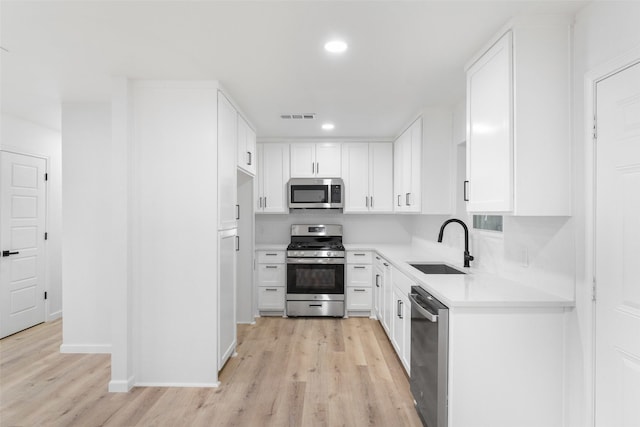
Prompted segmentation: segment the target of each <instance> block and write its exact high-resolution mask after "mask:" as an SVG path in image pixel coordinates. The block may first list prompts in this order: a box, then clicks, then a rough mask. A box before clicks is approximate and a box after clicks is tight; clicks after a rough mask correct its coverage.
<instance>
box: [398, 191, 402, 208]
mask: <svg viewBox="0 0 640 427" xmlns="http://www.w3.org/2000/svg"><path fill="white" fill-rule="evenodd" d="M398 206H401V205H400V195H399V194H398Z"/></svg>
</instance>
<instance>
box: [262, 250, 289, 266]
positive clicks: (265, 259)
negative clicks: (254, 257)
mask: <svg viewBox="0 0 640 427" xmlns="http://www.w3.org/2000/svg"><path fill="white" fill-rule="evenodd" d="M284 262H285V251H258V263H259V264H266V263H274V264H284Z"/></svg>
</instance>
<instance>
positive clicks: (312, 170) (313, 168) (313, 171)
mask: <svg viewBox="0 0 640 427" xmlns="http://www.w3.org/2000/svg"><path fill="white" fill-rule="evenodd" d="M311 173H312V174H314V175H315V173H316V164H315V162H311Z"/></svg>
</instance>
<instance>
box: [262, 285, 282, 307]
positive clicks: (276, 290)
mask: <svg viewBox="0 0 640 427" xmlns="http://www.w3.org/2000/svg"><path fill="white" fill-rule="evenodd" d="M284 291H285V289H284V288H283V287H276V286H274V287H269V286H260V287H259V288H258V310H261V311H281V310H282V311H284Z"/></svg>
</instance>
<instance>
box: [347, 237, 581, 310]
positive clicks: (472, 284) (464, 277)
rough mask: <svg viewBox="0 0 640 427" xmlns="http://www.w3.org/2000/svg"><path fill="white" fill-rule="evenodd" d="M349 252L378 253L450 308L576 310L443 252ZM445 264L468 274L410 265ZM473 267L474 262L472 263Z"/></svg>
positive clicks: (406, 248) (397, 248)
mask: <svg viewBox="0 0 640 427" xmlns="http://www.w3.org/2000/svg"><path fill="white" fill-rule="evenodd" d="M345 248H346V249H347V250H348V251H351V250H356V251H357V250H370V251H375V252H377V253H378V254H379V255H380V256H382V257H383V258H384V259H385V260H387V261H388V262H389V263H391V265H393V266H394V267H395V268H397V269H398V270H400V271H401V272H402V273H404V274H405V275H407V276H408V277H409V278H410V279H412V280H413V281H415V282H416V284H418V285H420V286H421V287H422V288H423V289H425V290H426V291H427V292H429V293H431V294H432V295H433V296H434V297H435V298H436V299H438V300H440V301H441V302H442V303H443V304H445V305H447V306H448V307H454V308H455V307H573V306H574V305H575V302H574V301H573V300H570V299H566V298H562V297H559V296H556V295H553V294H550V293H547V292H544V291H542V290H539V289H536V288H533V287H530V286H526V285H524V284H521V283H518V282H516V281H513V280H508V279H505V278H503V277H500V276H498V275H495V274H488V273H485V272H481V271H478V270H477V269H475V268H473V267H471V268H464V267H463V266H462V258H463V254H462V252H460V254H459V255H460V257H459V258H460V262H459V263H456V262H450V260H449V259H447V258H446V257H445V256H444V255H443V251H442V250H438V249H437V248H428V247H419V248H418V247H413V246H411V245H385V244H380V245H378V244H368V243H365V244H345ZM416 263H443V264H447V265H449V266H451V267H454V268H456V269H458V270H461V271H464V272H465V273H467V274H425V273H422V272H421V271H419V270H417V269H416V268H414V267H412V266H411V265H409V264H416ZM471 265H473V261H472V262H471Z"/></svg>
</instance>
